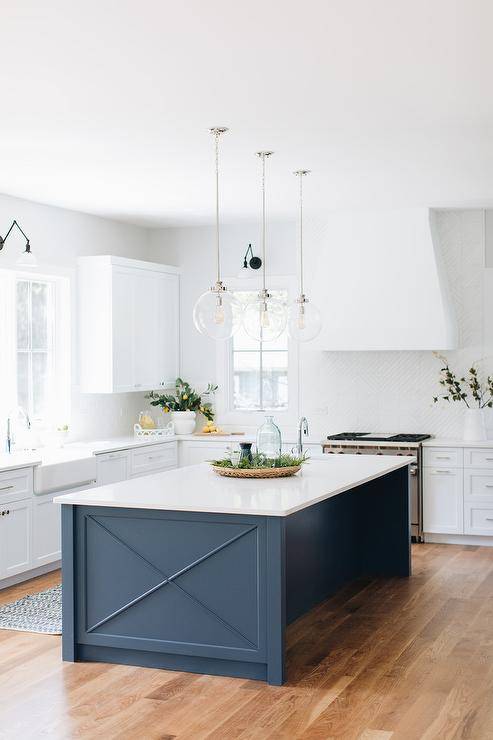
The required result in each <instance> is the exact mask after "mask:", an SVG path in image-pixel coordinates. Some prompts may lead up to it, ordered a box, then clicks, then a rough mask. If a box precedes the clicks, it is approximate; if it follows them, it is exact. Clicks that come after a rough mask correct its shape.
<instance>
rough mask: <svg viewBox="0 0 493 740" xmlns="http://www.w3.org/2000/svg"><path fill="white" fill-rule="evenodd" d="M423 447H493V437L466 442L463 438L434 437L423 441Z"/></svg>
mask: <svg viewBox="0 0 493 740" xmlns="http://www.w3.org/2000/svg"><path fill="white" fill-rule="evenodd" d="M423 447H477V448H487V449H488V448H490V449H493V439H487V440H484V441H482V442H465V441H464V440H463V439H447V438H446V437H432V438H431V439H427V440H425V441H424V442H423Z"/></svg>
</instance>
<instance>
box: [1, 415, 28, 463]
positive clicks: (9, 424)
mask: <svg viewBox="0 0 493 740" xmlns="http://www.w3.org/2000/svg"><path fill="white" fill-rule="evenodd" d="M19 412H20V414H21V415H22V416H23V417H24V420H25V422H26V427H27V429H31V420H30V418H29V414H28V413H27V411H25V410H24V409H23V408H22V406H16V408H15V409H13V410H12V411H11V412H10V414H9V415H8V417H7V437H6V440H5V446H6V448H7V452H12V446H13V444H14V441H15V439H14V435H13V433H12V418H13V416H14V414H17V415H19Z"/></svg>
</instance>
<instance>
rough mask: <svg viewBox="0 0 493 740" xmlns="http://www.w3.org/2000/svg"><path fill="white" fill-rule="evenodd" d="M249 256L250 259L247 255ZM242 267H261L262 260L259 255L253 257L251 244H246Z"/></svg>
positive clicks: (253, 268) (258, 268)
mask: <svg viewBox="0 0 493 740" xmlns="http://www.w3.org/2000/svg"><path fill="white" fill-rule="evenodd" d="M249 256H250V259H248V257H249ZM243 267H244V268H245V269H246V270H247V269H248V268H249V267H251V268H252V270H260V268H261V267H262V260H261V259H260V257H255V255H254V254H253V249H252V245H251V244H249V245H248V249H247V251H246V252H245V256H244V257H243Z"/></svg>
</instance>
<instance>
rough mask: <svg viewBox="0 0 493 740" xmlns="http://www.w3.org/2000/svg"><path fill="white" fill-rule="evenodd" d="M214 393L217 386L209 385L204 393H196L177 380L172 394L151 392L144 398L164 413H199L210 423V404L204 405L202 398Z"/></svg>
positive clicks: (186, 384) (211, 412) (187, 384)
mask: <svg viewBox="0 0 493 740" xmlns="http://www.w3.org/2000/svg"><path fill="white" fill-rule="evenodd" d="M215 391H217V385H213V384H212V383H209V385H208V386H207V388H206V389H205V391H202V392H201V393H197V391H195V390H194V389H193V388H192V387H191V385H190V383H187V382H186V381H185V380H182V379H181V378H177V379H176V381H175V392H174V394H167V393H157V392H156V391H151V392H150V393H148V394H147V396H146V398H148V399H149V400H150V404H151V406H161V408H162V409H163V411H164V413H168V412H169V411H199V412H200V413H201V414H203V416H205V418H206V419H208V420H209V421H212V420H213V419H214V411H213V409H212V404H210V403H209V402H205V403H204V402H203V401H202V396H204V395H210V394H211V393H214V392H215Z"/></svg>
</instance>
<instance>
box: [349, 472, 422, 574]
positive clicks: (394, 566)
mask: <svg viewBox="0 0 493 740" xmlns="http://www.w3.org/2000/svg"><path fill="white" fill-rule="evenodd" d="M409 476H410V470H409V466H406V467H403V468H399V469H398V470H394V471H393V472H392V473H388V474H387V475H384V476H382V477H381V478H377V479H376V480H373V481H370V482H369V483H367V484H365V486H361V488H362V489H365V490H364V491H362V493H361V497H360V502H361V506H360V510H359V529H360V533H361V536H360V557H361V563H362V570H363V569H365V570H366V572H367V574H368V575H372V576H382V577H392V576H402V577H407V576H410V575H411V522H410V517H411V506H410V482H409Z"/></svg>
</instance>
